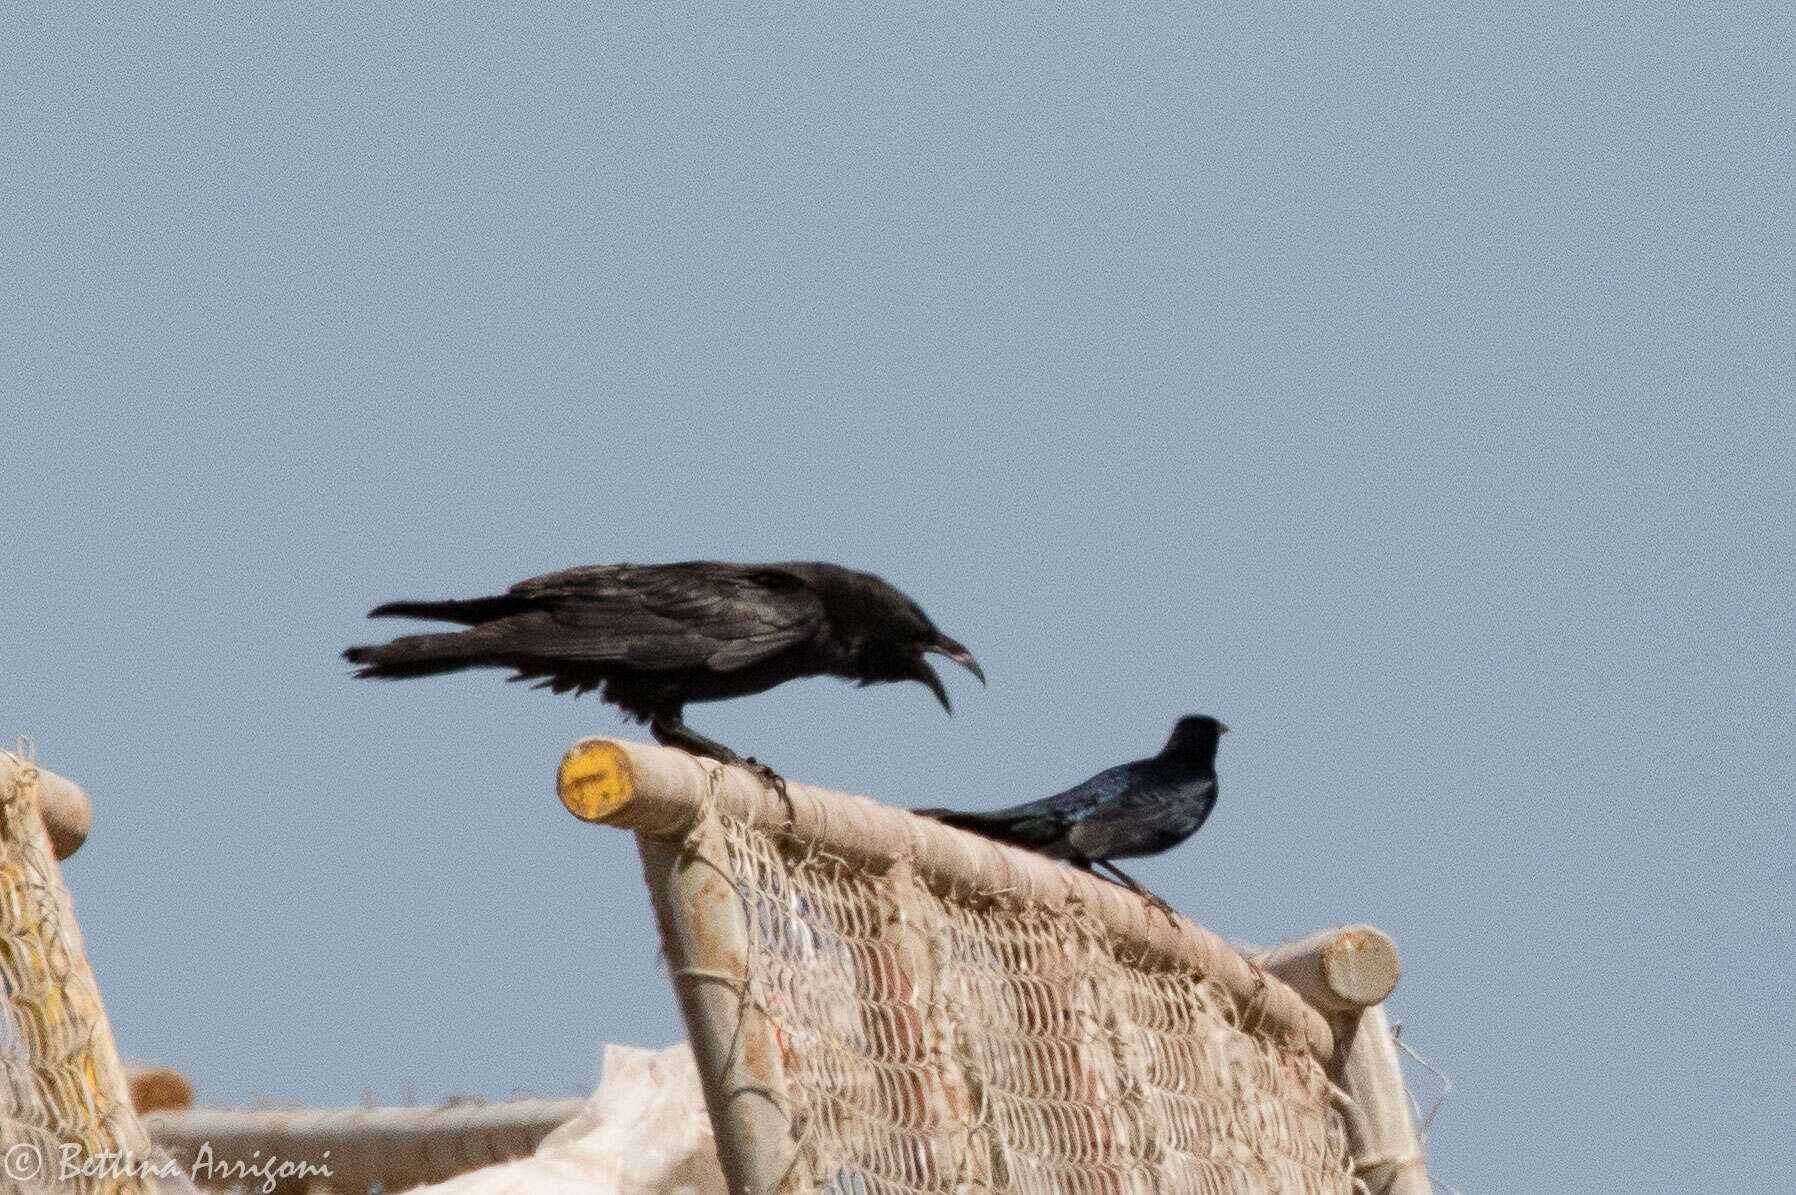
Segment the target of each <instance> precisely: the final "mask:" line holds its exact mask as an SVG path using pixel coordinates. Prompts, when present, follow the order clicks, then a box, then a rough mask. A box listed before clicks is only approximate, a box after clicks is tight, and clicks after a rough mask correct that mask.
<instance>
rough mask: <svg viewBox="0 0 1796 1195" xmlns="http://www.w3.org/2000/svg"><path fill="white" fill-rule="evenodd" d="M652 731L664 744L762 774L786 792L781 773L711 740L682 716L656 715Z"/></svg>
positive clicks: (652, 721)
mask: <svg viewBox="0 0 1796 1195" xmlns="http://www.w3.org/2000/svg"><path fill="white" fill-rule="evenodd" d="M649 733H650V734H652V735H654V736H655V741H656V742H657V743H660V744H661V745H662V746H663V747H678V748H679V749H680V750H682V751H686V752H690V753H691V754H693V755H702V756H704V757H705V758H706V759H715V760H716V761H717V762H718V763H722V764H728V765H730V766H731V767H737V768H746V769H748V770H749V771H751V772H753V773H754V774H755V775H756V776H759V777H760V778H761V780H762V781H763V782H765V783H767V784H772V785H774V786H775V787H777V788H779V790H780V791H781V792H782V793H784V792H785V781H784V780H782V779H780V777H779V774H778V773H776V772H775V771H774V770H773V769H772V768H770V767H768V766H767V765H766V764H764V763H760V762H757V761H756V760H755V758H754V757H753V756H750V757H748V758H747V759H744V758H743V757H742V756H740V755H737V754H736V753H735V752H734V751H731V750H730V749H729V748H728V747H726V746H724V745H723V744H722V743H719V742H717V741H715V740H713V739H708V738H706V737H705V736H704V735H702V734H700V733H699V732H698V731H696V730H694V729H692V727H690V726H688V725H686V723H685V722H684V721H682V720H681V719H680V717H679V715H677V714H674V715H667V714H656V715H655V716H654V717H652V718H650V719H649Z"/></svg>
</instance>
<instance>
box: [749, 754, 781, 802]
mask: <svg viewBox="0 0 1796 1195" xmlns="http://www.w3.org/2000/svg"><path fill="white" fill-rule="evenodd" d="M742 766H743V767H744V768H747V769H748V770H749V771H751V772H753V773H754V774H755V777H756V779H758V780H760V782H761V783H762V784H765V785H766V786H767V787H768V788H771V789H772V790H773V791H774V792H776V793H778V794H779V795H780V800H782V801H784V800H786V799H787V797H786V778H785V777H784V776H782V775H780V774H779V773H778V772H776V771H774V770H773V769H772V768H770V767H768V766H767V765H766V764H764V763H762V762H761V761H760V760H758V759H756V758H755V757H754V756H752V755H751V756H749V757H748V758H747V759H745V760H743V761H742Z"/></svg>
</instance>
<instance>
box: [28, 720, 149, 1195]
mask: <svg viewBox="0 0 1796 1195" xmlns="http://www.w3.org/2000/svg"><path fill="white" fill-rule="evenodd" d="M0 989H3V992H4V996H5V999H4V1002H3V1005H0V1165H3V1166H4V1170H5V1173H4V1177H3V1178H0V1188H3V1189H5V1190H7V1191H17V1192H31V1193H35V1192H39V1191H52V1190H53V1191H57V1192H62V1193H66V1195H88V1193H94V1195H98V1193H100V1192H123V1191H139V1190H143V1189H145V1187H146V1186H148V1183H147V1182H146V1181H145V1180H143V1179H142V1178H138V1177H133V1176H131V1175H129V1174H121V1173H119V1170H120V1169H121V1168H122V1167H120V1166H118V1165H111V1164H109V1163H108V1162H107V1159H108V1158H109V1157H110V1158H118V1157H121V1156H123V1157H133V1158H138V1159H147V1157H148V1144H147V1141H146V1139H145V1137H144V1135H143V1131H142V1128H141V1126H140V1125H139V1123H138V1121H137V1118H136V1115H135V1114H134V1113H133V1112H132V1110H131V1107H130V1104H129V1102H128V1100H127V1099H126V1098H125V1096H124V1078H123V1074H122V1070H121V1067H120V1064H119V1060H118V1053H117V1051H116V1049H115V1048H114V1046H113V1041H112V1031H111V1030H110V1029H109V1028H108V1026H107V1023H106V1016H105V1013H104V1012H103V1011H102V1010H101V1007H100V993H99V989H98V987H96V986H95V984H94V977H93V973H92V972H91V971H90V970H89V969H88V965H87V956H86V954H85V952H84V951H83V949H82V945H81V932H80V930H79V928H78V927H77V926H76V924H75V917H74V913H73V912H72V910H71V909H70V905H69V893H68V889H67V888H65V887H64V886H63V883H62V877H61V873H60V871H59V869H58V868H57V866H56V857H55V855H54V853H53V852H52V850H51V848H50V841H49V838H48V836H47V835H46V834H45V832H44V828H43V823H42V821H41V820H40V818H39V816H38V811H37V769H36V768H35V767H33V766H32V764H31V763H30V761H29V760H28V759H26V758H24V757H22V756H19V755H14V754H13V753H12V752H9V751H0ZM65 1146H66V1147H70V1148H71V1150H72V1154H71V1153H69V1152H65V1149H64V1147H65ZM71 1158H72V1165H73V1170H72V1171H65V1169H64V1166H65V1159H71ZM34 1163H35V1164H34Z"/></svg>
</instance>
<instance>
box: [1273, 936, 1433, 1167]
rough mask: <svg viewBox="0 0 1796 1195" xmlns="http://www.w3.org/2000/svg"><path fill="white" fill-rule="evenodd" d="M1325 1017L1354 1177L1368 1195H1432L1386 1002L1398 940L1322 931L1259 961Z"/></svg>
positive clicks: (1395, 971) (1398, 971)
mask: <svg viewBox="0 0 1796 1195" xmlns="http://www.w3.org/2000/svg"><path fill="white" fill-rule="evenodd" d="M1255 958H1256V960H1257V961H1258V962H1259V963H1260V965H1261V966H1263V967H1265V968H1266V969H1267V970H1268V971H1270V972H1272V973H1273V974H1274V975H1277V976H1279V977H1280V978H1282V979H1284V980H1285V982H1287V983H1289V984H1291V986H1292V987H1294V988H1296V989H1297V991H1298V992H1300V993H1302V995H1303V997H1304V998H1305V999H1306V1000H1308V1001H1309V1002H1310V1003H1311V1004H1312V1005H1314V1006H1315V1007H1316V1008H1318V1009H1320V1010H1322V1011H1323V1012H1325V1013H1327V1014H1328V1016H1329V1018H1330V1020H1331V1022H1332V1027H1333V1029H1334V1039H1335V1053H1334V1057H1332V1058H1331V1059H1329V1065H1328V1070H1329V1077H1330V1078H1331V1079H1333V1080H1334V1082H1335V1084H1336V1085H1337V1086H1339V1087H1340V1088H1341V1089H1342V1090H1343V1091H1345V1092H1346V1093H1347V1098H1348V1100H1349V1101H1350V1103H1349V1104H1348V1106H1347V1109H1346V1121H1347V1140H1348V1145H1349V1148H1350V1149H1351V1150H1352V1152H1353V1173H1354V1176H1355V1177H1356V1178H1358V1179H1360V1180H1361V1181H1363V1182H1364V1183H1365V1184H1366V1188H1367V1190H1368V1191H1369V1192H1370V1195H1430V1184H1429V1181H1428V1168H1427V1164H1426V1162H1425V1160H1424V1158H1423V1153H1422V1142H1421V1139H1420V1138H1419V1137H1417V1135H1416V1130H1415V1123H1414V1121H1413V1120H1412V1118H1411V1116H1410V1111H1409V1090H1408V1088H1406V1087H1405V1086H1404V1083H1403V1069H1402V1067H1401V1066H1400V1065H1399V1063H1398V1059H1397V1047H1396V1044H1395V1042H1394V1041H1393V1040H1392V1038H1391V1026H1390V1022H1389V1021H1388V1020H1386V1019H1385V1015H1384V1001H1385V999H1386V998H1388V997H1389V996H1390V994H1391V992H1392V991H1394V990H1395V989H1396V987H1397V981H1398V979H1399V978H1400V977H1401V976H1402V974H1403V967H1402V963H1401V962H1400V961H1399V959H1398V957H1397V946H1396V943H1394V942H1392V941H1391V939H1390V938H1389V936H1387V935H1386V934H1384V933H1383V932H1382V931H1380V930H1377V929H1374V928H1373V927H1371V926H1369V925H1349V926H1345V927H1343V928H1340V929H1329V930H1323V931H1321V932H1320V933H1315V934H1311V935H1310V936H1309V937H1307V938H1303V939H1301V940H1299V941H1296V942H1287V943H1286V944H1285V945H1283V946H1280V947H1278V948H1277V949H1276V950H1270V951H1267V952H1265V953H1263V954H1259V955H1256V956H1255Z"/></svg>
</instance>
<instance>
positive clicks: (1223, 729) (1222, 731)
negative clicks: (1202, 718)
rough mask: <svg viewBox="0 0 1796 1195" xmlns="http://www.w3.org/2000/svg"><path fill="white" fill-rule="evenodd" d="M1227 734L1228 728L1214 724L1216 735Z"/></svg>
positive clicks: (1220, 724)
mask: <svg viewBox="0 0 1796 1195" xmlns="http://www.w3.org/2000/svg"><path fill="white" fill-rule="evenodd" d="M1228 732H1229V728H1228V727H1226V726H1224V725H1223V724H1222V723H1220V722H1218V723H1217V724H1216V733H1217V734H1227V733H1228Z"/></svg>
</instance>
